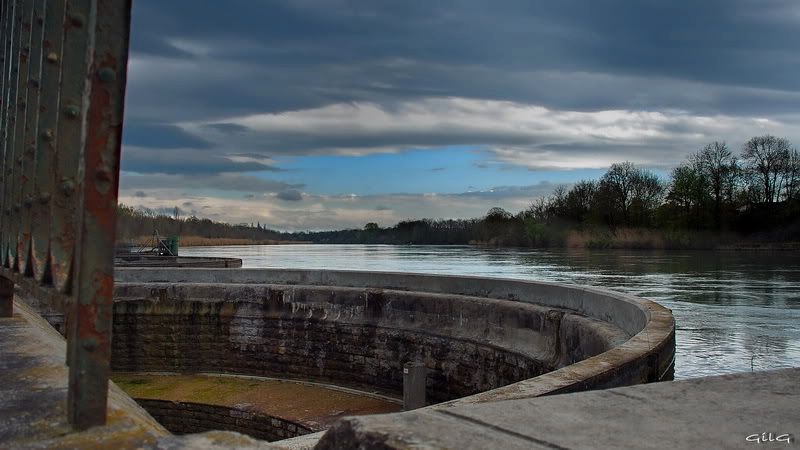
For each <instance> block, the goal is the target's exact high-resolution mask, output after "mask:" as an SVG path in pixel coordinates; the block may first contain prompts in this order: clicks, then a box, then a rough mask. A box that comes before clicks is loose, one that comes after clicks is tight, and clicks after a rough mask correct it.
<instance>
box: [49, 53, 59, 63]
mask: <svg viewBox="0 0 800 450" xmlns="http://www.w3.org/2000/svg"><path fill="white" fill-rule="evenodd" d="M47 62H49V63H50V64H55V63H57V62H58V55H56V53H55V52H50V53H48V54H47Z"/></svg>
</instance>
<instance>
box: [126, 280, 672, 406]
mask: <svg viewBox="0 0 800 450" xmlns="http://www.w3.org/2000/svg"><path fill="white" fill-rule="evenodd" d="M115 301H116V304H115V329H114V349H113V358H112V367H113V368H115V369H118V370H126V371H137V370H147V371H154V370H167V371H212V372H215V371H216V372H233V373H247V374H254V375H268V376H284V377H289V378H294V377H296V378H306V379H309V378H310V379H320V380H324V381H328V382H334V383H337V384H343V385H351V386H358V387H365V386H367V387H372V388H375V387H377V388H379V389H381V390H384V391H389V392H394V393H399V391H400V389H401V386H402V374H401V367H402V364H403V363H405V362H407V361H409V360H422V361H424V362H425V363H426V365H427V366H428V368H429V370H430V376H429V377H428V396H429V399H431V400H433V401H444V400H451V399H456V398H459V397H463V396H467V395H470V394H476V393H478V394H477V395H473V396H471V397H467V398H461V399H459V400H455V401H454V402H450V403H447V404H444V405H442V406H444V407H446V406H449V405H452V404H455V403H463V402H480V401H490V400H496V399H506V398H519V397H529V396H536V395H545V394H549V393H556V392H569V391H573V390H585V389H592V388H602V387H611V386H621V385H628V384H636V383H642V382H649V381H657V380H661V379H670V378H671V370H672V367H673V357H674V322H673V320H672V315H671V314H670V313H669V311H668V310H666V309H665V308H663V307H660V306H659V305H657V304H655V303H653V302H649V301H645V300H641V299H637V298H634V297H630V296H625V295H622V294H618V293H612V292H608V291H603V290H599V289H592V288H581V287H576V286H565V285H557V284H550V283H534V282H526V281H516V280H503V279H488V278H469V277H452V276H431V275H414V274H396V273H374V272H372V273H369V272H347V271H338V272H334V271H303V270H268V269H238V270H213V269H119V270H117V287H116V293H115ZM501 386H505V387H501ZM497 388H499V389H497ZM484 391H488V392H484Z"/></svg>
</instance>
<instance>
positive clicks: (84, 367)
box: [67, 0, 131, 429]
mask: <svg viewBox="0 0 800 450" xmlns="http://www.w3.org/2000/svg"><path fill="white" fill-rule="evenodd" d="M92 3H93V5H94V6H95V8H94V9H93V10H92V13H93V14H91V15H90V16H89V21H88V24H89V26H90V27H92V30H93V31H94V49H93V50H94V51H93V59H92V64H91V69H90V71H89V73H90V77H91V88H90V94H89V105H88V110H87V114H86V145H85V147H84V154H83V180H82V183H81V189H82V194H83V196H82V207H81V208H79V211H80V212H81V214H82V218H81V226H80V228H79V239H78V246H77V253H76V256H77V259H76V261H77V271H76V274H77V277H76V279H75V282H74V286H73V289H74V290H75V294H76V299H75V300H76V303H75V305H74V308H75V312H74V313H73V314H74V316H73V320H72V323H71V324H70V325H69V338H70V339H72V340H74V341H75V342H74V344H73V345H72V347H71V349H72V350H71V351H72V354H71V355H69V356H70V357H71V358H70V359H71V360H70V367H69V396H68V400H67V401H68V403H67V410H68V414H69V420H70V423H72V425H73V426H74V427H75V428H77V429H85V428H88V427H90V426H94V425H102V424H104V423H105V420H106V401H107V395H108V374H109V361H110V357H111V316H112V309H113V308H112V307H113V290H114V244H115V233H116V215H117V194H118V188H119V157H120V144H121V141H122V119H123V111H124V100H125V85H126V80H127V64H128V39H129V32H130V11H131V0H94V1H93V2H92Z"/></svg>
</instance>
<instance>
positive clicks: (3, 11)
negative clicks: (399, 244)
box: [0, 0, 10, 179]
mask: <svg viewBox="0 0 800 450" xmlns="http://www.w3.org/2000/svg"><path fill="white" fill-rule="evenodd" d="M8 3H9V2H8V1H6V0H2V1H0V53H2V55H0V71H2V72H0V127H2V126H3V125H4V124H5V116H4V115H3V112H2V111H3V110H4V109H5V106H6V97H5V94H4V93H5V90H6V85H7V83H8V80H7V79H6V63H7V62H8V48H7V47H6V43H7V42H8V37H9V36H8V35H9V34H10V32H9V27H8V9H7V8H8ZM0 139H4V137H3V136H2V131H0ZM2 151H3V149H2V145H0V160H1V159H2V155H3V153H2ZM3 163H4V161H0V167H2V166H3ZM0 179H3V174H2V171H0Z"/></svg>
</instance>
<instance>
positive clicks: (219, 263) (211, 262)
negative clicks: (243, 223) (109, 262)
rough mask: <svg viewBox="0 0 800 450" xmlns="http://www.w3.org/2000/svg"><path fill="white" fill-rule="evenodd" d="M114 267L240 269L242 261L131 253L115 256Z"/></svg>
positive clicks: (236, 259)
mask: <svg viewBox="0 0 800 450" xmlns="http://www.w3.org/2000/svg"><path fill="white" fill-rule="evenodd" d="M114 266H115V267H208V268H212V267H213V268H238V267H242V260H241V259H239V258H218V257H206V256H154V255H137V254H136V253H131V254H124V255H117V256H115V257H114Z"/></svg>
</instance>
